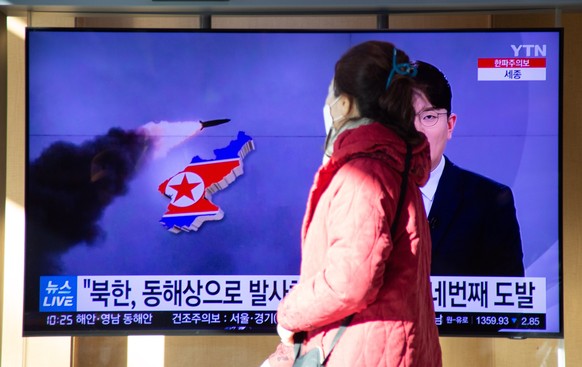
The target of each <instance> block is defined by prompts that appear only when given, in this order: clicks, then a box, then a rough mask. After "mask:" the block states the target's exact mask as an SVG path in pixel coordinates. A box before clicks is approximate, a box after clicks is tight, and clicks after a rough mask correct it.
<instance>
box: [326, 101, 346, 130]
mask: <svg viewBox="0 0 582 367" xmlns="http://www.w3.org/2000/svg"><path fill="white" fill-rule="evenodd" d="M339 99H340V97H337V98H336V99H335V101H333V102H331V104H329V105H328V104H326V105H325V106H323V123H324V124H325V133H326V134H329V133H330V131H331V129H332V127H333V116H332V115H331V106H333V105H334V104H336V103H337V101H339ZM342 117H343V116H340V117H339V118H342Z"/></svg>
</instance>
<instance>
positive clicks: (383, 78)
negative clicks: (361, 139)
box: [334, 41, 422, 145]
mask: <svg viewBox="0 0 582 367" xmlns="http://www.w3.org/2000/svg"><path fill="white" fill-rule="evenodd" d="M394 49H395V47H394V45H393V44H391V43H389V42H382V41H368V42H364V43H361V44H359V45H356V46H354V47H352V48H351V49H349V50H348V51H347V52H346V53H345V54H344V55H343V56H342V57H341V58H340V59H339V61H338V62H337V63H336V65H335V77H334V93H335V95H336V96H338V95H340V94H342V93H343V94H346V95H347V96H349V97H350V98H353V99H354V101H353V102H355V103H356V105H357V106H358V109H359V111H360V115H361V117H367V118H370V119H373V120H375V121H378V122H380V123H382V124H384V125H386V126H389V127H391V128H392V129H393V130H394V131H395V132H396V133H397V134H398V135H399V136H400V137H402V138H403V139H404V140H405V141H407V142H408V143H410V144H412V145H416V144H418V143H419V142H420V141H421V140H422V135H421V134H420V133H419V132H418V131H417V130H416V127H415V126H414V118H415V115H416V113H415V111H414V106H413V105H412V97H413V95H414V87H415V83H414V80H413V79H412V77H411V76H409V75H402V74H399V73H393V75H392V78H391V80H390V83H389V84H388V85H387V81H388V77H389V75H390V72H391V71H392V62H393V59H394ZM396 63H397V64H401V63H410V59H409V58H408V55H406V54H405V53H404V52H403V51H401V50H398V49H397V51H396Z"/></svg>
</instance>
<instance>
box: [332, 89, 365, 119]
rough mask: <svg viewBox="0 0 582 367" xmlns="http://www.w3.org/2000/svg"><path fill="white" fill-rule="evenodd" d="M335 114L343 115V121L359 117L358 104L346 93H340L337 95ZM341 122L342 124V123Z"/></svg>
mask: <svg viewBox="0 0 582 367" xmlns="http://www.w3.org/2000/svg"><path fill="white" fill-rule="evenodd" d="M336 104H337V107H336V108H337V109H336V111H337V114H338V115H340V116H342V117H345V119H343V120H344V121H343V123H345V122H346V121H347V120H349V119H352V118H354V117H359V116H360V111H359V109H358V106H357V105H356V101H355V100H354V99H353V98H352V97H350V96H348V95H346V94H342V95H340V97H339V100H338V101H337V103H336ZM343 123H342V125H343Z"/></svg>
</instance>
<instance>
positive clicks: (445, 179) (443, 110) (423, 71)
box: [414, 61, 524, 276]
mask: <svg viewBox="0 0 582 367" xmlns="http://www.w3.org/2000/svg"><path fill="white" fill-rule="evenodd" d="M416 67H417V69H418V73H417V75H416V77H415V79H416V81H417V82H418V83H419V93H418V94H417V95H416V96H415V98H414V107H415V109H416V113H417V115H416V120H415V124H416V127H417V129H418V130H419V131H421V132H423V133H424V134H425V135H426V136H427V138H428V141H429V143H430V155H431V173H430V179H429V181H428V183H427V184H426V185H425V186H424V187H422V188H421V191H422V194H423V200H424V204H425V209H426V212H427V215H428V220H429V223H430V231H431V238H432V271H431V275H441V276H446V275H460V276H524V266H523V251H522V245H521V235H520V230H519V223H518V221H517V217H516V211H515V205H514V200H513V194H512V191H511V189H510V188H509V187H508V186H506V185H503V184H501V183H498V182H495V181H493V180H491V179H489V178H487V177H484V176H481V175H479V174H476V173H473V172H470V171H467V170H465V169H462V168H460V167H458V166H456V165H455V164H454V163H453V162H451V160H450V159H448V158H447V157H446V156H445V155H444V151H445V147H446V145H447V142H448V141H449V140H450V139H451V137H452V134H453V130H454V128H455V124H456V122H457V116H456V115H455V114H454V113H451V100H452V92H451V87H450V84H449V82H448V80H447V79H446V77H445V75H444V74H443V73H442V72H441V71H440V70H439V69H437V68H436V67H434V66H433V65H430V64H428V63H425V62H422V61H417V62H416ZM475 154H479V153H478V152H475Z"/></svg>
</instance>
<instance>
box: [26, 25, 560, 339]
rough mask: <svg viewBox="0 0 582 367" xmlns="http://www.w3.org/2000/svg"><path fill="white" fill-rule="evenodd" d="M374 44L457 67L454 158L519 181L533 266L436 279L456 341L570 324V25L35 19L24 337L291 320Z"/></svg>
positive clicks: (192, 329)
mask: <svg viewBox="0 0 582 367" xmlns="http://www.w3.org/2000/svg"><path fill="white" fill-rule="evenodd" d="M366 40H385V41H389V42H392V43H394V44H395V45H396V46H397V47H398V48H400V49H402V50H404V51H405V52H406V53H407V54H408V55H409V56H410V58H411V59H413V60H422V61H425V62H429V63H431V64H433V65H435V66H437V67H438V68H439V69H440V70H442V71H443V72H444V74H445V75H446V77H447V78H448V80H449V82H450V85H451V86H452V91H453V102H452V112H453V113H455V114H456V116H457V120H456V127H455V130H454V134H453V137H452V138H451V139H450V141H449V142H448V146H447V148H446V151H445V155H446V157H447V158H448V159H449V160H450V161H451V162H454V163H455V164H456V165H457V166H459V167H462V168H464V169H466V170H470V171H473V172H476V173H478V174H479V175H482V176H484V177H487V178H489V179H491V180H494V181H496V182H499V183H502V184H504V185H507V186H508V187H509V188H510V189H511V192H512V194H513V198H514V206H515V213H516V214H515V216H516V218H517V222H518V223H519V234H518V237H519V238H520V240H521V247H522V251H523V257H522V258H521V262H522V265H523V268H524V269H525V272H524V273H523V274H520V275H518V276H515V275H499V274H481V275H479V276H472V275H471V276H467V275H466V274H465V275H463V274H461V275H459V274H448V273H446V272H445V273H444V274H443V273H442V272H441V273H439V274H438V275H432V277H431V283H432V289H433V297H434V304H435V312H436V318H435V323H436V324H437V325H438V327H439V331H440V333H441V335H450V336H461V335H463V336H501V337H561V336H562V280H561V279H562V273H561V242H562V241H561V214H560V213H561V210H560V209H561V163H560V157H561V156H560V151H561V108H562V107H561V76H562V71H561V64H562V61H561V55H562V53H561V51H562V30H560V29H536V30H514V29H512V30H490V29H487V30H454V31H450V30H447V31H406V32H404V31H307V30H301V31H282V30H277V31H272V30H252V31H249V30H151V29H148V30H144V29H136V30H120V29H54V28H29V29H28V30H27V34H26V51H27V54H26V55H27V68H26V71H27V73H26V96H27V116H26V134H27V135H26V138H27V139H26V142H27V149H26V152H27V157H26V200H25V213H26V233H25V247H26V256H25V273H26V274H25V302H24V308H25V309H24V321H23V333H24V335H25V336H35V335H83V334H89V333H91V334H96V333H97V334H107V335H116V334H117V335H128V334H138V333H139V334H206V333H227V334H230V333H241V334H249V333H251V334H252V333H266V334H268V333H274V332H275V329H276V308H277V305H278V302H279V301H280V300H281V298H282V297H283V296H284V295H285V294H286V293H287V292H288V291H289V290H290V289H291V287H292V286H293V285H294V284H295V283H296V282H297V279H298V271H299V265H300V230H301V222H302V217H303V214H304V210H305V203H306V200H307V196H308V193H309V189H310V186H311V183H312V181H313V178H314V174H315V172H316V171H317V169H318V167H319V166H320V164H321V162H322V156H323V145H324V139H325V133H326V132H325V129H324V123H323V117H322V107H323V105H324V100H325V97H326V95H327V90H328V86H329V83H330V81H331V80H332V78H333V72H334V65H335V62H336V61H337V60H338V59H339V57H340V56H341V55H342V54H343V53H344V52H345V51H346V50H348V49H349V48H350V47H351V46H353V45H356V44H358V43H360V42H363V41H366ZM465 205H470V203H465ZM467 219H471V218H467ZM480 220H481V219H480ZM483 228H485V231H483V232H482V233H481V234H480V236H487V235H488V234H489V233H495V231H497V230H498V228H492V227H491V226H489V227H487V226H483ZM454 229H455V228H451V229H450V230H454ZM469 242H472V241H468V243H466V246H467V247H470V246H472V245H473V243H469ZM498 247H499V246H498ZM433 250H434V249H433ZM487 251H489V250H485V252H486V253H487ZM494 251H497V250H490V252H489V253H488V254H489V255H493V256H499V257H500V258H502V257H503V252H504V251H500V252H494ZM433 253H434V252H433Z"/></svg>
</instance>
